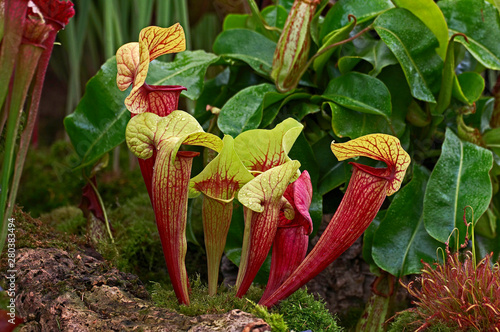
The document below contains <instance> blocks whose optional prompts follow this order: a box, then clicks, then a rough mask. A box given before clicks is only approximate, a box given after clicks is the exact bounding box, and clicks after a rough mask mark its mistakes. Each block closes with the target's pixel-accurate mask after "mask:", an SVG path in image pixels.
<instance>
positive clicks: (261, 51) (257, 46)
mask: <svg viewBox="0 0 500 332" xmlns="http://www.w3.org/2000/svg"><path fill="white" fill-rule="evenodd" d="M213 49H214V52H215V53H217V54H220V55H222V56H223V57H224V58H229V59H235V60H240V61H243V62H245V63H247V64H248V65H249V66H250V67H252V68H253V69H254V70H255V71H256V72H258V73H260V74H262V75H265V76H269V74H270V72H271V67H272V65H273V56H274V50H275V49H276V43H275V42H273V41H272V40H270V39H267V38H266V37H264V36H262V35H261V34H259V33H257V32H255V31H251V30H246V29H231V30H226V31H223V32H222V33H221V34H220V35H219V36H217V39H216V40H215V42H214V45H213Z"/></svg>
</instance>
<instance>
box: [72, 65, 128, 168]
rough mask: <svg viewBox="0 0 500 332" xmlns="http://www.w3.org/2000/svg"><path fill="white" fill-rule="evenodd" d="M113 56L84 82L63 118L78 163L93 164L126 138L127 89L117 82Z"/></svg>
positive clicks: (82, 164)
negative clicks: (74, 104) (77, 99)
mask: <svg viewBox="0 0 500 332" xmlns="http://www.w3.org/2000/svg"><path fill="white" fill-rule="evenodd" d="M116 72H117V70H116V60H115V58H114V57H113V58H111V59H109V60H108V61H107V62H106V63H105V64H104V65H103V66H102V67H101V70H100V71H99V72H98V73H97V75H95V76H94V77H92V78H91V79H90V81H89V82H88V83H87V86H86V90H85V94H84V95H83V98H82V99H81V100H80V103H79V104H78V106H77V107H76V110H75V112H74V113H72V114H70V115H68V116H67V117H66V118H65V119H64V126H65V128H66V132H67V133H68V136H69V138H70V140H71V143H72V144H73V146H74V148H75V151H76V153H77V154H78V156H79V157H80V158H81V161H80V167H82V166H86V165H89V164H92V163H93V162H94V161H95V160H97V159H99V158H100V157H101V156H102V155H103V154H105V153H106V152H108V151H109V150H111V149H113V148H114V147H115V146H117V145H118V144H120V143H122V142H123V141H124V140H125V128H126V126H127V123H128V121H129V120H130V112H129V111H128V110H127V109H126V108H125V104H124V101H125V98H126V97H127V94H128V93H127V92H126V91H124V92H122V91H120V90H119V89H118V87H117V86H116Z"/></svg>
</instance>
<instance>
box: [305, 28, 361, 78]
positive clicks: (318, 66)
mask: <svg viewBox="0 0 500 332" xmlns="http://www.w3.org/2000/svg"><path fill="white" fill-rule="evenodd" d="M355 25H356V21H355V20H351V21H350V22H349V23H348V24H347V25H346V26H344V27H342V28H340V29H337V30H334V31H332V32H330V33H328V34H327V35H326V36H325V38H323V42H322V44H321V47H320V48H319V50H318V52H321V51H323V50H324V49H325V48H326V47H328V46H330V45H333V44H335V43H338V42H340V41H342V40H344V39H347V38H349V33H351V31H352V29H354V26H355ZM339 47H340V46H337V47H334V48H331V49H329V50H328V51H326V52H325V53H323V54H321V55H320V56H318V57H317V58H316V59H314V61H313V68H314V71H316V72H317V73H318V74H320V73H321V71H322V70H323V68H324V67H325V64H326V63H327V61H328V60H329V59H330V57H331V56H332V54H333V52H335V50H337V49H338V48H339Z"/></svg>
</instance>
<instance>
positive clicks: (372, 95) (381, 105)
mask: <svg viewBox="0 0 500 332" xmlns="http://www.w3.org/2000/svg"><path fill="white" fill-rule="evenodd" d="M323 97H324V98H326V99H329V100H331V101H333V102H335V103H337V104H339V105H341V106H343V107H346V108H349V109H351V110H354V111H358V112H362V113H368V114H374V115H381V116H383V117H384V118H386V119H389V118H390V116H391V94H390V93H389V90H388V89H387V87H386V86H385V84H384V83H382V81H380V80H379V79H377V78H375V77H372V76H369V75H365V74H361V73H357V72H350V73H347V74H346V75H343V76H340V77H337V78H335V79H333V80H331V81H330V83H329V84H328V87H327V88H326V90H325V92H324V93H323Z"/></svg>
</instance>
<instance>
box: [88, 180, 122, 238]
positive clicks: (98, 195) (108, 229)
mask: <svg viewBox="0 0 500 332" xmlns="http://www.w3.org/2000/svg"><path fill="white" fill-rule="evenodd" d="M83 177H84V178H85V180H87V182H88V183H89V184H90V186H91V187H92V190H93V191H94V193H95V195H96V197H97V200H98V201H99V205H100V206H101V209H102V214H103V216H104V222H105V224H106V230H107V232H108V235H109V238H110V239H111V243H113V244H114V243H115V239H114V238H113V234H112V233H111V228H110V227H109V219H108V214H107V213H106V207H105V206H104V201H103V200H102V197H101V194H99V190H97V187H96V186H95V185H94V183H93V182H92V181H91V180H90V179H89V178H88V176H87V175H86V174H85V172H83Z"/></svg>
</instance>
